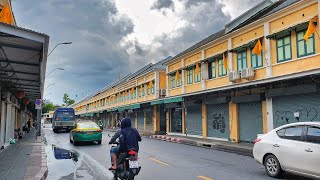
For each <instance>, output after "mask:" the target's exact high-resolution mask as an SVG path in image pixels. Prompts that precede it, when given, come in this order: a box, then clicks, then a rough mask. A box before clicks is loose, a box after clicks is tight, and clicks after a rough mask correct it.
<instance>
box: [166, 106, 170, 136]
mask: <svg viewBox="0 0 320 180" xmlns="http://www.w3.org/2000/svg"><path fill="white" fill-rule="evenodd" d="M166 132H167V133H169V132H170V109H167V111H166Z"/></svg>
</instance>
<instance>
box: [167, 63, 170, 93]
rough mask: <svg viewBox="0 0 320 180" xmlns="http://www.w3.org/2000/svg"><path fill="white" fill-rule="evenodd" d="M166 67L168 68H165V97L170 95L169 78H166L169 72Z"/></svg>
mask: <svg viewBox="0 0 320 180" xmlns="http://www.w3.org/2000/svg"><path fill="white" fill-rule="evenodd" d="M168 67H169V66H166V97H169V96H170V94H169V76H167V74H168V72H169V69H168Z"/></svg>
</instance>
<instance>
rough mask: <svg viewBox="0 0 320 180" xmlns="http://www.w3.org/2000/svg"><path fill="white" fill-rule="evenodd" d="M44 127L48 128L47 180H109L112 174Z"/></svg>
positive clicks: (46, 135)
mask: <svg viewBox="0 0 320 180" xmlns="http://www.w3.org/2000/svg"><path fill="white" fill-rule="evenodd" d="M46 127H47V128H48V129H47V128H45V139H46V149H45V150H46V154H47V161H48V170H49V173H48V177H47V179H48V180H69V179H70V180H71V179H72V180H73V179H79V180H90V179H101V180H102V179H111V177H112V174H111V173H110V172H109V171H108V170H107V169H106V168H105V167H102V166H101V165H100V164H99V163H98V162H97V161H95V160H94V159H92V158H91V157H90V156H88V155H87V154H86V153H85V152H81V150H80V151H79V150H75V149H74V147H73V145H72V144H70V143H69V142H68V141H67V142H66V140H65V138H63V137H61V139H59V138H56V135H55V134H53V132H52V133H51V131H50V130H49V125H46ZM62 134H66V133H62ZM97 146H98V145H97Z"/></svg>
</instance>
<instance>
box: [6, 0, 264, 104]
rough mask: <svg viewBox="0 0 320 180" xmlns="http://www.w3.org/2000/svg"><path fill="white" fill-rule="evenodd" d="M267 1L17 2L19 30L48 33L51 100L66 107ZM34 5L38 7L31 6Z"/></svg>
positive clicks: (181, 49)
mask: <svg viewBox="0 0 320 180" xmlns="http://www.w3.org/2000/svg"><path fill="white" fill-rule="evenodd" d="M261 1H262V0H45V1H44V0H32V1H29V0H12V4H13V11H14V14H15V17H16V21H17V24H18V26H21V27H25V28H29V29H33V30H36V31H38V32H43V33H46V34H48V35H49V36H50V49H52V48H54V46H55V45H56V44H57V43H60V42H67V41H72V44H71V45H61V46H59V47H57V49H56V50H55V51H54V52H53V53H52V55H50V57H49V58H48V65H47V72H50V71H51V70H53V69H54V68H64V70H63V71H59V70H56V71H54V72H53V73H52V74H50V76H48V77H47V79H46V84H45V87H47V86H48V85H49V84H51V83H55V84H54V85H53V86H50V87H49V88H48V89H47V90H46V92H45V95H44V96H45V98H46V99H49V100H50V101H52V102H54V103H56V104H62V97H63V94H64V93H65V92H66V93H68V94H69V96H70V97H71V98H73V99H80V98H81V97H83V96H85V95H87V94H89V93H93V92H95V91H97V90H99V89H101V88H103V87H104V86H106V85H108V84H110V83H112V82H114V81H115V80H116V79H117V72H118V71H120V73H121V76H124V75H126V74H128V73H130V72H134V71H136V70H137V69H138V68H139V67H142V66H144V65H146V64H148V63H150V62H156V61H159V60H161V59H163V58H165V57H167V56H170V55H171V56H173V55H176V54H178V53H179V52H181V51H183V50H185V49H186V48H188V47H190V46H191V45H193V44H195V43H197V42H198V41H200V40H202V39H203V38H205V37H207V36H209V35H211V34H213V33H215V32H217V31H219V30H221V29H222V28H223V27H224V25H225V24H226V23H227V22H229V21H230V20H232V19H233V18H235V17H237V16H239V15H240V14H241V13H243V12H245V11H246V10H248V9H249V8H251V7H253V6H255V5H256V4H257V3H259V2H261ZM31 2H32V3H31Z"/></svg>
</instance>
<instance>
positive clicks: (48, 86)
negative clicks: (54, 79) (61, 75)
mask: <svg viewBox="0 0 320 180" xmlns="http://www.w3.org/2000/svg"><path fill="white" fill-rule="evenodd" d="M55 84H56V83H52V84H49V86H47V88H46V89H44V91H46V90H47V89H48V88H49V87H50V86H52V85H55ZM44 91H43V92H44Z"/></svg>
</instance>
